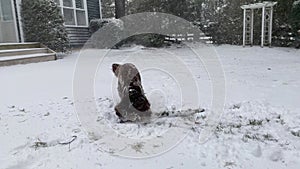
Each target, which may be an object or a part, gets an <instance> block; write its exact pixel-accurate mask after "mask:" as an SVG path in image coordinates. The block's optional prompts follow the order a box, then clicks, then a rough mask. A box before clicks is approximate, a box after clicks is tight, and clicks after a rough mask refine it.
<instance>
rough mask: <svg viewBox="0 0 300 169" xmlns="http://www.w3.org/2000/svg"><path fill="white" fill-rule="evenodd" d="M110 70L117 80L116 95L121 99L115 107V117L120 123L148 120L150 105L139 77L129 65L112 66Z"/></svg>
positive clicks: (131, 65) (135, 69) (136, 70)
mask: <svg viewBox="0 0 300 169" xmlns="http://www.w3.org/2000/svg"><path fill="white" fill-rule="evenodd" d="M112 70H113V72H114V74H115V76H116V77H117V78H118V93H119V96H120V98H121V101H120V103H119V104H117V105H116V107H115V111H116V115H117V116H118V117H119V118H120V120H121V122H127V121H131V122H137V121H144V120H147V119H149V118H150V116H151V110H150V106H151V105H150V103H149V101H148V99H147V97H146V96H145V93H144V90H143V86H142V81H141V76H140V73H139V71H138V69H137V68H136V67H135V66H134V65H133V64H131V63H126V64H123V65H120V64H113V65H112Z"/></svg>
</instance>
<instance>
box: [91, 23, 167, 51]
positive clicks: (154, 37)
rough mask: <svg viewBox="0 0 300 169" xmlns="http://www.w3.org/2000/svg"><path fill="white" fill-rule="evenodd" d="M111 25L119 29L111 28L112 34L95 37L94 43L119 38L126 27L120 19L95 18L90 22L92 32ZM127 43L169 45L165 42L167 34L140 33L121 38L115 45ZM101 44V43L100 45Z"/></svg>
mask: <svg viewBox="0 0 300 169" xmlns="http://www.w3.org/2000/svg"><path fill="white" fill-rule="evenodd" d="M108 24H110V25H109V27H111V28H112V29H119V30H116V31H112V30H111V29H110V31H108V32H110V35H107V37H97V36H96V37H94V39H93V41H94V42H93V43H94V44H97V43H101V41H103V39H105V41H107V39H119V38H120V35H119V34H118V33H119V32H121V31H122V30H121V29H123V28H124V27H123V26H124V25H123V22H122V20H119V19H94V20H92V21H91V22H90V31H91V33H92V34H94V33H95V32H97V31H98V30H99V29H100V28H102V27H104V26H105V25H108ZM125 44H136V45H142V46H145V47H162V46H164V45H167V42H165V36H164V35H158V34H152V33H149V34H140V35H134V36H131V37H129V38H127V39H120V40H119V43H118V44H116V45H115V46H114V47H116V48H118V47H120V46H122V45H125ZM98 46H101V45H98Z"/></svg>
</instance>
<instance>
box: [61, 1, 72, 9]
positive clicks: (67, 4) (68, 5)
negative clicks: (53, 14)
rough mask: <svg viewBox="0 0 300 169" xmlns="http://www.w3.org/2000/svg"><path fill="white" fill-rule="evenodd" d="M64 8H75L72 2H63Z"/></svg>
mask: <svg viewBox="0 0 300 169" xmlns="http://www.w3.org/2000/svg"><path fill="white" fill-rule="evenodd" d="M63 2H64V6H67V7H73V3H72V0H63Z"/></svg>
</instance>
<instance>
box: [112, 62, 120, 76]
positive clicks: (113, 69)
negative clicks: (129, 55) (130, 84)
mask: <svg viewBox="0 0 300 169" xmlns="http://www.w3.org/2000/svg"><path fill="white" fill-rule="evenodd" d="M119 67H120V65H119V64H113V65H112V71H113V72H114V74H115V75H116V76H118V69H119Z"/></svg>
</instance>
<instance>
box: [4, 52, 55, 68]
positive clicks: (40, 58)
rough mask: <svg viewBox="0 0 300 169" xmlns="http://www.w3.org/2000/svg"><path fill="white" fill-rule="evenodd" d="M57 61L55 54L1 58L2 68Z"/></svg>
mask: <svg viewBox="0 0 300 169" xmlns="http://www.w3.org/2000/svg"><path fill="white" fill-rule="evenodd" d="M55 59H56V54H55V53H36V54H28V55H15V56H6V57H0V66H10V65H16V64H26V63H36V62H45V61H52V60H55Z"/></svg>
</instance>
